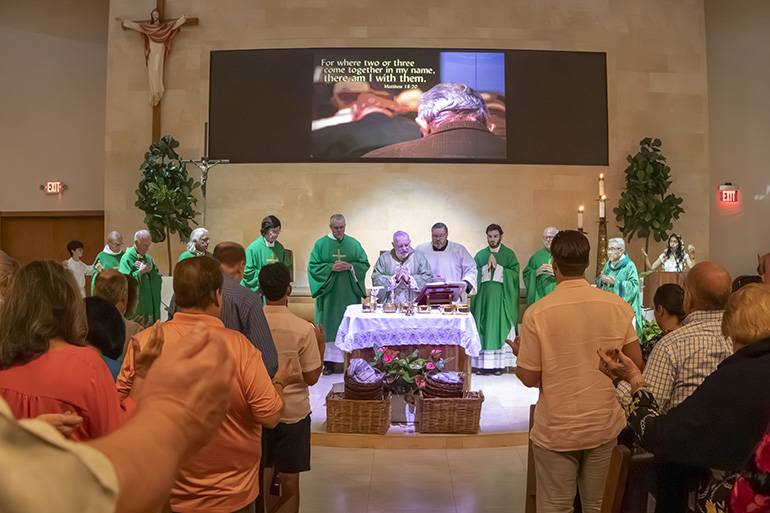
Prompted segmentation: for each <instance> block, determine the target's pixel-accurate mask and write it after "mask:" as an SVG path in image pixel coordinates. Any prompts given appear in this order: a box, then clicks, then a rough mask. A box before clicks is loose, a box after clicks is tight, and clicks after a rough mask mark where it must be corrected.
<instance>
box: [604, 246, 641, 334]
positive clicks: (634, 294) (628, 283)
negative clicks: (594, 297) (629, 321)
mask: <svg viewBox="0 0 770 513" xmlns="http://www.w3.org/2000/svg"><path fill="white" fill-rule="evenodd" d="M602 274H605V275H607V276H612V277H613V278H615V284H614V285H610V284H609V283H604V282H602V279H601V276H599V277H598V278H596V286H597V287H599V288H600V289H602V290H606V291H608V292H612V293H613V294H617V295H618V296H620V297H622V298H623V300H624V301H625V302H626V303H628V304H629V305H631V306H632V307H633V309H634V316H635V317H634V319H635V320H634V327H635V328H636V334H637V336H638V337H639V340H641V339H642V299H641V295H640V294H639V274H638V273H637V272H636V266H635V265H634V263H633V262H632V261H631V259H630V258H628V255H623V258H621V259H620V262H618V264H617V265H612V261H608V262H607V263H606V264H604V269H603V270H602Z"/></svg>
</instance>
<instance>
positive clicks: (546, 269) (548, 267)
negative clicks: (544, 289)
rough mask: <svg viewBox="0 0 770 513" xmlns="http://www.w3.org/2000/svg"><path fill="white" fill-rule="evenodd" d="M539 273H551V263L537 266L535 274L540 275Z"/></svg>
mask: <svg viewBox="0 0 770 513" xmlns="http://www.w3.org/2000/svg"><path fill="white" fill-rule="evenodd" d="M541 274H550V275H553V265H551V264H543V265H541V266H540V267H538V268H537V273H536V274H535V276H540V275H541Z"/></svg>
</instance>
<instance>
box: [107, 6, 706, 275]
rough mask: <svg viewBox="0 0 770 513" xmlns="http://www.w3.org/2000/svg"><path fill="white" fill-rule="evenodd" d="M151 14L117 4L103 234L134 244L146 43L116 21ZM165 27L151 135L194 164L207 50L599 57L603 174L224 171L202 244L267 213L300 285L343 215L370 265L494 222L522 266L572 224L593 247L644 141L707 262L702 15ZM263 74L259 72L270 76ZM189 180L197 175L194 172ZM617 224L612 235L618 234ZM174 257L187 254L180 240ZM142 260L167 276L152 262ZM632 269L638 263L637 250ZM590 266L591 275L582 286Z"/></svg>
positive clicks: (414, 14) (257, 9)
mask: <svg viewBox="0 0 770 513" xmlns="http://www.w3.org/2000/svg"><path fill="white" fill-rule="evenodd" d="M152 5H154V2H152V1H149V0H142V1H137V0H112V2H111V6H110V20H111V21H110V27H109V60H108V80H107V124H106V150H107V154H106V169H105V209H106V225H107V227H109V228H115V229H118V230H121V231H123V232H124V233H126V234H128V233H133V232H134V231H135V230H136V229H137V227H138V226H139V225H140V224H141V221H142V214H141V213H140V212H139V211H137V210H136V209H135V208H134V207H133V202H134V200H135V196H134V189H135V188H136V183H137V182H138V180H139V171H138V166H139V164H140V163H141V161H142V155H143V153H144V151H146V148H147V146H148V145H149V143H150V127H151V111H150V108H149V106H148V105H147V100H146V97H147V91H146V89H147V84H146V80H147V78H146V75H145V68H144V58H143V54H142V49H141V42H140V40H139V36H138V35H137V34H136V33H133V32H128V31H122V30H121V29H120V28H119V24H118V22H117V21H112V20H113V19H114V18H115V17H126V16H127V17H130V18H132V19H142V18H146V17H147V15H148V14H149V11H150V9H151V7H152ZM166 6H167V11H166V12H167V15H168V16H169V17H175V16H179V15H181V14H189V15H194V16H198V17H199V18H200V25H198V26H196V27H186V28H183V30H182V32H181V33H180V34H179V35H178V36H177V38H176V39H175V40H174V49H173V53H172V54H171V56H170V58H169V59H168V61H167V63H166V74H165V82H166V97H165V98H164V100H163V128H162V132H163V133H164V134H165V133H170V134H173V135H174V136H175V137H176V138H177V139H178V140H180V141H181V142H182V146H181V154H182V155H183V156H185V157H186V158H193V157H200V156H201V155H202V152H203V136H202V132H203V123H204V121H205V120H206V116H207V110H208V71H209V70H208V67H209V51H211V50H223V49H251V48H290V47H325V46H329V47H331V46H352V47H366V46H371V47H377V46H382V47H391V46H393V47H398V46H404V47H445V48H502V49H544V50H550V49H553V50H574V51H597V52H606V53H607V69H608V77H607V79H608V91H609V128H610V165H609V166H607V167H579V166H526V165H488V164H485V165H480V164H466V165H458V164H366V165H363V164H344V165H343V164H280V165H228V166H219V167H217V168H215V169H214V170H213V171H212V173H211V178H210V182H209V184H210V185H209V204H208V222H207V224H208V226H207V227H208V228H209V229H210V230H211V233H212V241H213V242H217V241H221V240H236V241H241V242H243V243H244V244H248V243H249V242H251V241H252V240H253V239H254V238H256V237H257V236H258V234H259V221H260V219H261V218H262V217H263V216H264V215H267V214H271V213H272V214H275V215H277V216H278V217H279V218H280V219H281V221H282V223H283V229H284V231H283V233H282V235H281V241H282V242H283V243H284V245H285V246H287V247H289V248H291V249H293V250H294V251H295V255H296V261H295V265H296V270H297V273H296V284H297V285H298V286H302V285H304V284H306V283H307V278H306V276H305V275H304V269H305V266H306V264H307V258H308V254H309V252H310V249H311V248H312V245H313V242H314V241H315V240H316V239H317V238H318V237H321V236H323V235H324V234H325V233H326V232H327V230H328V228H327V224H328V222H327V220H328V216H329V215H330V214H332V213H335V212H341V213H343V214H345V215H346V217H347V219H348V233H349V234H350V235H352V236H354V237H356V238H358V239H359V240H360V241H361V242H362V244H363V245H364V248H365V249H366V251H367V252H368V254H369V255H370V260H371V261H372V263H373V261H374V260H375V259H376V257H377V254H378V251H379V250H381V249H386V248H388V247H389V241H390V236H391V234H392V232H393V231H394V230H396V229H403V230H406V231H408V232H409V233H410V234H411V235H412V240H413V241H414V242H415V243H420V242H424V241H426V240H428V237H429V228H430V226H431V225H432V224H433V223H434V222H436V221H443V222H445V223H446V224H447V225H449V228H450V232H451V233H450V238H451V239H452V240H455V241H457V242H461V243H463V244H465V245H466V246H467V247H468V249H469V250H470V251H471V252H472V253H473V252H475V251H477V250H478V249H480V248H482V247H483V246H484V245H485V237H484V228H485V226H486V225H487V224H488V223H491V222H496V223H499V224H501V225H502V226H503V228H504V230H505V232H506V233H505V236H504V242H505V243H506V244H507V245H509V246H511V247H512V248H513V249H514V251H515V252H516V253H517V255H518V256H519V260H520V261H521V262H522V265H524V264H526V261H527V259H528V258H529V256H530V255H531V253H532V252H534V251H535V250H537V249H538V248H539V247H540V244H541V242H540V236H541V233H542V230H543V228H544V227H546V226H548V225H551V224H553V225H556V226H558V227H560V228H574V227H575V226H576V210H577V208H578V206H579V205H581V204H584V205H585V206H586V229H587V230H588V231H589V232H590V234H589V238H590V240H591V241H592V244H594V243H595V241H596V222H595V220H596V218H597V216H598V205H597V203H596V202H595V201H594V200H595V198H596V195H597V191H598V186H597V179H598V175H599V173H600V172H603V173H605V175H606V177H607V195H608V198H609V205H610V207H612V206H613V203H615V202H617V198H618V195H619V193H620V191H621V187H622V186H623V169H624V168H625V165H626V161H625V156H626V154H628V153H629V152H634V153H635V152H636V150H637V148H638V146H637V145H638V142H639V140H641V139H642V138H643V137H646V136H652V137H659V138H661V139H662V140H663V143H664V144H663V152H664V154H665V155H666V156H667V157H668V159H669V164H670V165H671V167H672V169H673V171H672V174H673V177H674V184H673V186H672V190H673V191H674V192H676V193H677V194H679V195H681V196H682V197H684V200H685V202H684V206H685V208H686V211H687V213H686V214H685V216H684V217H683V218H682V219H681V220H680V221H679V222H678V223H677V224H676V226H675V229H676V230H677V231H679V232H681V233H684V235H685V238H686V240H687V242H688V243H693V244H695V245H696V246H697V247H698V250H699V255H700V257H701V258H706V257H707V254H708V245H709V231H708V223H707V220H708V218H709V207H710V206H709V201H708V198H709V174H708V141H707V134H708V116H707V113H708V106H707V87H706V41H705V28H704V12H703V5H702V2H701V1H697V0H680V1H677V2H672V1H670V0H654V1H648V2H638V1H633V0H612V1H608V0H582V1H565V0H559V1H557V0H550V1H547V0H540V1H537V2H533V1H529V0H526V1H525V0H510V1H507V2H501V1H499V0H494V1H491V0H478V1H476V2H472V3H468V2H465V1H460V0H440V1H439V0H424V1H420V2H414V1H401V0H398V1H393V2H389V3H387V4H383V3H382V2H376V3H375V2H369V1H358V2H341V1H332V0H289V1H285V2H253V1H249V0H218V1H217V2H204V1H195V2H190V1H185V2H182V1H181V0H167V2H166ZM265 73H266V74H268V73H269V70H265ZM192 170H193V171H195V169H194V168H192ZM617 233H618V232H617V229H616V228H615V225H614V222H611V223H610V230H609V234H610V236H615V235H617ZM174 245H175V247H174V251H175V254H179V253H180V252H181V251H182V250H183V248H182V245H181V244H178V243H177V241H176V239H175V243H174ZM153 254H154V255H155V256H156V257H158V261H159V262H165V256H164V251H162V248H155V250H154V251H153ZM631 255H632V257H633V258H634V260H635V261H636V262H637V263H638V264H641V258H640V256H641V255H640V254H639V251H638V246H637V245H633V246H632V247H631ZM592 269H593V266H592V268H591V269H590V270H589V274H591V275H592V274H593V272H592Z"/></svg>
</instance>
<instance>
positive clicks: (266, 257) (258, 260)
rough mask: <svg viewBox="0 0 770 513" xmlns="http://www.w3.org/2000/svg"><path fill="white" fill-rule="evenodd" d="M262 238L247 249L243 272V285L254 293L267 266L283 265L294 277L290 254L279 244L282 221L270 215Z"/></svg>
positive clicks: (264, 222)
mask: <svg viewBox="0 0 770 513" xmlns="http://www.w3.org/2000/svg"><path fill="white" fill-rule="evenodd" d="M260 234H261V235H260V236H259V238H258V239H257V240H255V241H254V242H252V243H251V244H249V247H248V248H246V268H245V269H244V270H243V280H241V285H243V286H244V287H248V288H250V289H251V290H253V291H254V292H256V291H257V289H258V288H259V271H260V269H262V267H263V266H265V265H267V264H274V263H276V262H281V263H283V264H284V265H285V266H286V267H287V268H288V269H289V275H290V276H292V279H293V277H294V266H293V264H292V263H291V258H289V254H288V253H287V252H286V250H285V249H284V248H283V245H282V244H281V243H280V242H278V236H279V235H280V234H281V221H279V220H278V218H277V217H275V216H273V215H270V216H267V217H265V218H264V219H262V226H261V228H260Z"/></svg>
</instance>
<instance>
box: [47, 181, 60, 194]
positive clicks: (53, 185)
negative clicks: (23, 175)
mask: <svg viewBox="0 0 770 513" xmlns="http://www.w3.org/2000/svg"><path fill="white" fill-rule="evenodd" d="M41 189H43V192H45V193H46V194H61V192H62V191H63V190H64V184H63V183H61V182H46V183H45V185H43V186H42V187H41Z"/></svg>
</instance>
